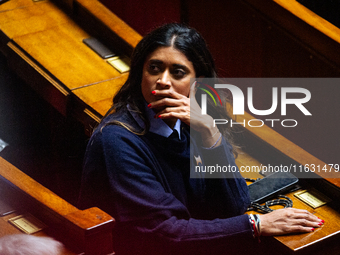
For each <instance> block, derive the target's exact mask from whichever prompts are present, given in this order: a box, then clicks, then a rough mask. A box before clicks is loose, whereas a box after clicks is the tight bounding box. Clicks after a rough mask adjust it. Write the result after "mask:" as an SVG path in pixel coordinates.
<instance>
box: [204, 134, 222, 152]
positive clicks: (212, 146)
mask: <svg viewBox="0 0 340 255" xmlns="http://www.w3.org/2000/svg"><path fill="white" fill-rule="evenodd" d="M216 134H217V133H216ZM216 134H215V135H216ZM221 138H222V134H221V133H220V137H219V138H218V139H217V141H216V142H215V143H214V144H213V145H211V146H210V147H209V148H206V147H204V148H205V149H212V148H214V147H215V146H216V144H217V143H218V142H219V141H220V140H221Z"/></svg>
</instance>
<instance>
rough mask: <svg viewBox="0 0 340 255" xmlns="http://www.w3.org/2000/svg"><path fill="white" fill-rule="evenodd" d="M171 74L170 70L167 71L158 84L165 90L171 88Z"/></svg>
mask: <svg viewBox="0 0 340 255" xmlns="http://www.w3.org/2000/svg"><path fill="white" fill-rule="evenodd" d="M170 78H171V77H170V73H169V71H168V70H165V71H164V72H162V73H161V76H160V77H159V78H158V80H157V84H159V85H160V86H161V87H162V88H163V89H164V88H170V87H171V79H170Z"/></svg>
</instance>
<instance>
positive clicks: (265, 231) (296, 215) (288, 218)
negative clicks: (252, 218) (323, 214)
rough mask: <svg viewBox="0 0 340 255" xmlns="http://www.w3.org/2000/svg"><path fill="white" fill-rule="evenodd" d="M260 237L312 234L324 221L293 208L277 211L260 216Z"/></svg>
mask: <svg viewBox="0 0 340 255" xmlns="http://www.w3.org/2000/svg"><path fill="white" fill-rule="evenodd" d="M260 220H261V235H263V236H273V235H283V234H289V233H296V232H313V231H314V229H315V228H318V227H321V226H322V224H323V223H324V221H323V220H322V219H319V218H318V217H316V216H314V215H313V214H311V213H310V212H308V211H306V210H301V209H295V208H286V209H279V210H275V211H273V212H270V213H268V214H263V215H260Z"/></svg>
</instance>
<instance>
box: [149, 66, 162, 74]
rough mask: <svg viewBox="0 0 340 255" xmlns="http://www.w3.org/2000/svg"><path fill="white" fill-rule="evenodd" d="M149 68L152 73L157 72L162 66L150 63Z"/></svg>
mask: <svg viewBox="0 0 340 255" xmlns="http://www.w3.org/2000/svg"><path fill="white" fill-rule="evenodd" d="M149 70H150V72H151V73H157V72H159V71H160V68H159V67H158V66H157V65H150V66H149Z"/></svg>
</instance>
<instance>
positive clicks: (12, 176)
mask: <svg viewBox="0 0 340 255" xmlns="http://www.w3.org/2000/svg"><path fill="white" fill-rule="evenodd" d="M0 183H1V185H0V187H1V192H2V194H6V196H5V197H4V198H2V200H3V201H4V202H6V203H7V204H9V205H11V206H13V208H16V209H17V210H18V211H23V212H28V213H30V214H32V215H34V216H35V217H36V218H37V219H39V220H40V221H42V222H43V223H44V224H46V225H47V226H48V229H47V230H46V231H47V233H48V234H49V235H52V236H53V237H56V238H57V239H59V240H61V241H62V242H63V243H65V244H66V246H67V247H69V248H70V249H71V250H72V251H74V252H76V253H82V252H85V253H86V254H110V253H112V252H113V250H112V234H111V232H112V228H113V225H114V219H113V218H112V217H111V216H110V215H108V214H106V213H105V212H103V211H101V210H100V209H98V208H89V209H87V210H78V209H77V208H76V207H74V206H72V205H70V204H69V203H68V202H66V201H65V200H64V199H62V198H60V197H59V196H57V195H56V194H54V193H53V192H51V191H50V190H48V189H47V188H45V187H44V186H42V185H41V184H39V183H38V182H36V181H35V180H33V179H32V178H31V177H29V176H27V175H26V174H24V173H23V172H21V171H20V170H19V169H17V168H16V167H14V166H13V165H12V164H10V163H9V162H7V161H6V160H4V159H3V158H2V157H0ZM12 216H13V215H12ZM8 217H10V216H8ZM8 217H6V218H2V219H3V220H4V221H6V219H7V218H8ZM7 229H9V230H7ZM4 230H5V232H4V233H3V235H5V234H10V233H18V231H14V230H13V228H7V227H6V229H4ZM7 231H8V232H7ZM99 237H100V239H99V240H98V238H99Z"/></svg>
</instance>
